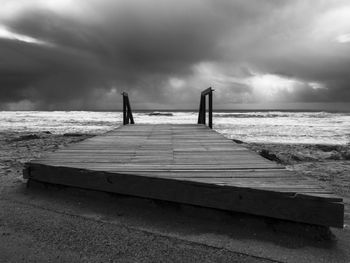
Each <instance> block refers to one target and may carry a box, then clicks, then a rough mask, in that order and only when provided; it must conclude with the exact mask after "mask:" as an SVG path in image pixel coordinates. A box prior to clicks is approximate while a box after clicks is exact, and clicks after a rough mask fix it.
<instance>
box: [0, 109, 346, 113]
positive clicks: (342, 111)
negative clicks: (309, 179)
mask: <svg viewBox="0 0 350 263" xmlns="http://www.w3.org/2000/svg"><path fill="white" fill-rule="evenodd" d="M153 111H158V112H198V109H192V110H190V109H133V112H136V113H140V112H146V113H149V112H153ZM0 112H123V111H122V110H119V109H118V110H89V109H87V110H0ZM213 112H214V113H216V112H218V113H222V112H228V113H231V112H325V113H349V114H350V110H345V111H344V110H339V111H338V110H299V109H293V110H286V109H251V110H246V109H245V110H239V109H231V110H228V109H219V110H216V109H214V111H213Z"/></svg>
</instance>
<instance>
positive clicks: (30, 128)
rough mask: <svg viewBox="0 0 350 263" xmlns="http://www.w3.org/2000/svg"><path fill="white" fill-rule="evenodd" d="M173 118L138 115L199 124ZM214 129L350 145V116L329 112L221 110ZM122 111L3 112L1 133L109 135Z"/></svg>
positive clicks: (255, 137) (274, 139) (192, 118)
mask: <svg viewBox="0 0 350 263" xmlns="http://www.w3.org/2000/svg"><path fill="white" fill-rule="evenodd" d="M172 114H173V116H164V115H158V116H150V115H149V112H140V113H134V119H135V122H136V123H150V124H152V123H154V124H156V123H159V124H160V123H174V124H181V123H196V122H197V113H196V112H172ZM213 120H214V125H213V126H214V129H215V130H217V131H218V132H220V133H223V134H224V135H225V136H227V137H228V138H234V139H239V140H243V141H247V142H265V143H318V144H346V143H349V142H350V114H349V113H328V112H278V111H270V112H220V113H214V116H213ZM121 122H122V113H121V112H92V111H50V112H49V111H3V112H0V132H6V131H11V132H23V131H26V132H38V131H50V132H52V133H56V134H62V133H68V132H69V133H71V132H79V133H97V134H99V133H103V132H106V131H109V130H111V129H114V128H116V127H118V126H119V125H121Z"/></svg>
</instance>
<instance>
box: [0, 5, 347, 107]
mask: <svg viewBox="0 0 350 263" xmlns="http://www.w3.org/2000/svg"><path fill="white" fill-rule="evenodd" d="M5 2H7V3H9V2H11V1H5ZM14 2H17V3H18V5H17V6H16V8H14V7H11V8H9V10H10V11H11V12H12V13H10V14H6V8H5V9H4V10H5V11H3V12H4V13H1V11H0V25H4V26H6V28H7V29H8V30H9V31H10V32H15V33H17V34H20V35H24V36H30V37H32V38H35V39H37V40H40V41H41V42H40V43H35V42H30V41H29V42H26V41H22V40H21V39H18V38H12V39H11V38H4V37H3V38H0V104H1V103H2V104H4V105H5V103H13V102H19V101H23V100H29V101H31V102H33V103H35V105H36V107H38V108H49V109H50V108H51V109H53V108H60V107H61V108H62V107H63V108H64V107H70V108H87V107H90V108H100V109H103V108H106V107H107V106H108V105H107V106H106V103H107V102H108V101H109V100H111V98H113V99H115V98H117V96H118V92H120V91H122V90H127V91H129V92H131V93H132V94H134V95H135V96H134V98H135V101H136V102H141V101H142V100H145V101H149V102H150V103H153V104H154V105H160V104H161V103H164V104H167V103H174V101H175V102H176V103H177V105H179V106H181V105H182V104H181V102H185V103H187V104H186V105H190V106H189V107H191V108H194V107H196V106H197V105H196V104H197V94H198V91H199V90H200V89H202V88H206V87H207V86H208V85H215V84H217V88H218V94H217V95H218V98H219V99H221V100H223V101H225V99H227V97H228V96H225V95H226V94H235V95H236V97H235V98H240V99H241V100H244V99H245V98H247V100H248V101H249V100H250V99H252V100H259V98H256V96H254V94H253V93H254V90H255V89H254V88H253V87H252V86H251V85H250V84H249V83H250V82H249V81H248V80H249V78H252V77H254V75H256V74H262V75H263V74H276V75H280V76H284V77H287V78H293V79H295V80H297V83H299V82H302V83H301V84H300V83H299V84H298V85H296V86H295V87H293V89H292V90H291V89H288V90H283V89H282V90H281V92H280V93H279V98H280V99H282V100H284V101H288V100H289V101H349V100H350V96H347V97H346V96H344V94H349V87H348V84H347V83H349V80H350V79H349V75H350V74H349V71H348V70H349V63H350V58H349V56H348V55H347V56H346V55H345V56H344V55H343V53H342V51H343V52H348V51H349V48H348V45H347V44H345V45H341V46H342V47H341V48H339V45H340V44H339V43H331V45H330V46H327V45H326V46H319V47H316V48H314V49H313V45H314V44H315V43H318V42H317V41H316V40H315V39H312V38H310V37H309V36H308V34H309V32H313V31H312V30H311V29H310V28H309V27H310V24H312V23H314V21H316V20H317V18H318V16H319V14H322V13H324V12H327V10H328V9H329V7H330V6H331V7H333V5H334V3H333V2H331V4H329V3H327V2H324V1H318V2H317V4H313V3H314V2H312V3H311V2H310V3H308V4H302V3H303V2H302V1H292V2H288V3H286V2H282V1H264V2H262V1H249V2H248V1H215V2H214V1H162V2H160V1H155V0H149V1H146V0H138V1H107V0H100V1H97V0H96V1H93V0H85V1H71V2H70V1H68V0H67V1H63V3H64V2H70V4H71V5H67V6H64V5H59V4H57V3H58V2H59V1H58V2H56V4H55V2H54V1H40V0H36V1H35V0H32V1H29V2H32V4H28V1H14ZM48 3H50V4H48ZM8 5H11V3H10V4H8ZM5 7H6V5H5ZM13 10H15V11H13ZM10 11H8V12H10ZM345 33H346V32H345ZM0 36H1V34H0ZM332 45H333V46H332ZM329 47H330V48H331V50H329ZM203 65H204V66H203ZM205 65H210V66H208V68H209V69H208V70H205V69H204V70H203V69H201V68H203V67H204V68H205ZM198 68H200V70H197V69H198ZM219 74H220V77H218V76H217V75H219ZM247 79H248V80H247ZM313 82H315V83H320V84H322V85H323V86H322V87H324V88H322V89H321V88H320V89H315V88H314V87H313V86H312V85H310V84H309V83H313ZM177 91H181V93H184V92H185V93H187V94H188V96H183V95H181V96H180V95H179V92H177ZM136 96H137V97H136ZM176 96H178V97H179V98H181V99H180V100H178V101H177V100H175V99H174V98H175V97H176ZM232 96H234V95H232ZM242 98H243V99H242ZM240 99H238V101H239V100H240ZM234 101H235V100H234ZM109 102H110V101H109ZM192 102H194V104H193V106H191V105H192V104H191V103H192ZM176 103H175V104H176ZM112 105H113V104H112ZM114 108H115V107H114Z"/></svg>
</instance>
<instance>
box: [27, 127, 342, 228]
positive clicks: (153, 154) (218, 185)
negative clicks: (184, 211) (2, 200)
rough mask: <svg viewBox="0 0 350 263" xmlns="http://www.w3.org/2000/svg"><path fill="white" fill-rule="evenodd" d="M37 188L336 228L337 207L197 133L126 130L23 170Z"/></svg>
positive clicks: (308, 183)
mask: <svg viewBox="0 0 350 263" xmlns="http://www.w3.org/2000/svg"><path fill="white" fill-rule="evenodd" d="M27 167H28V172H27V173H26V176H27V177H28V178H30V179H34V180H40V181H44V182H50V183H56V184H65V185H71V186H77V187H85V188H91V189H96V190H103V191H111V192H116V193H122V194H130V195H137V196H142V197H148V198H157V199H162V200H168V201H174V202H181V203H188V204H194V205H202V206H207V207H213V208H218V209H225V210H230V211H239V212H245V213H252V214H257V215H264V216H270V217H276V218H281V219H288V220H293V221H298V222H305V223H311V224H319V225H326V226H335V227H342V222H343V213H344V211H343V209H344V205H343V203H342V199H341V198H339V197H336V196H334V195H333V194H331V191H329V190H328V189H324V188H322V187H320V186H319V185H318V184H317V183H315V182H314V181H312V180H310V179H306V178H304V177H301V176H298V175H297V174H295V173H293V172H290V171H286V170H285V169H284V167H283V166H281V165H279V164H276V163H273V162H271V161H269V160H266V159H264V158H262V157H261V156H259V155H258V154H256V153H254V152H251V151H249V150H248V149H246V148H244V147H242V146H241V145H238V144H236V143H234V142H232V141H231V140H229V139H227V138H225V137H224V136H223V135H221V134H219V133H217V132H215V131H213V130H210V129H208V128H206V127H204V126H203V125H170V124H164V125H143V124H138V125H126V126H123V127H122V128H119V129H116V130H113V131H111V132H108V133H106V134H105V135H103V136H97V137H93V138H90V139H87V140H85V141H83V142H80V143H77V144H74V145H69V146H68V147H65V148H62V149H59V150H58V151H57V152H55V153H51V154H48V155H47V156H43V157H42V158H40V159H37V160H34V161H31V162H30V163H28V164H27Z"/></svg>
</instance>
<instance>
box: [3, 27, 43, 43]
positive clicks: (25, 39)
mask: <svg viewBox="0 0 350 263" xmlns="http://www.w3.org/2000/svg"><path fill="white" fill-rule="evenodd" d="M0 38H6V39H11V40H17V41H21V42H26V43H31V44H38V45H45V44H47V43H46V42H44V41H41V40H39V39H36V38H33V37H30V36H26V35H22V34H17V33H14V32H11V31H10V30H8V29H7V28H5V27H1V26H0Z"/></svg>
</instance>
